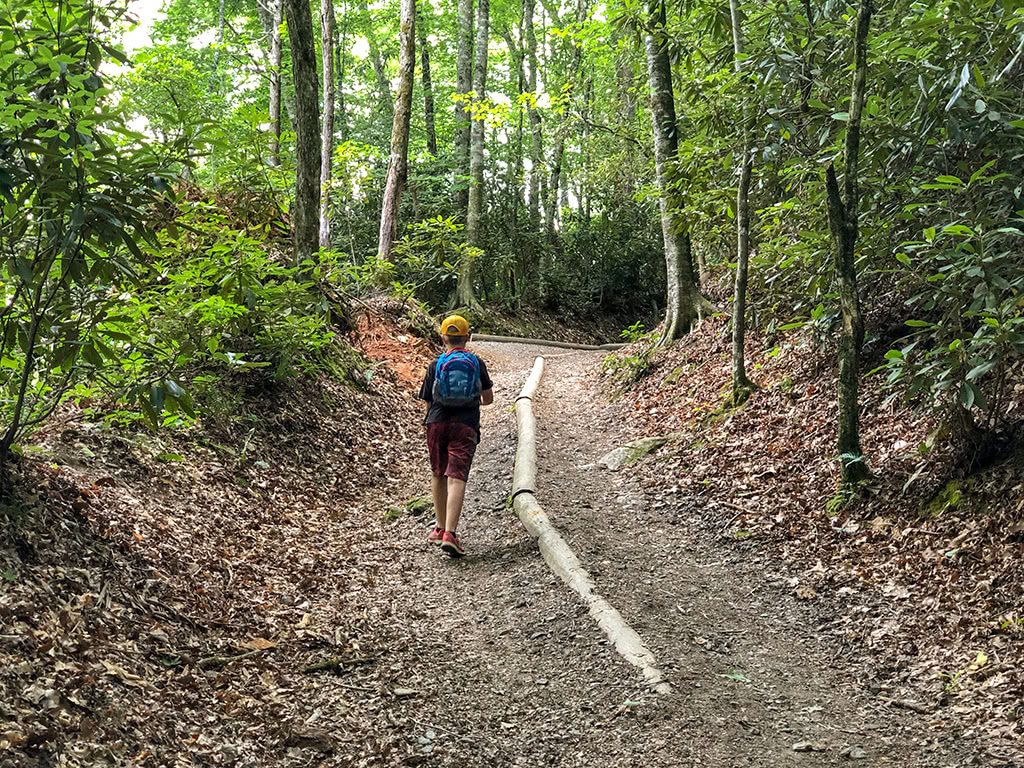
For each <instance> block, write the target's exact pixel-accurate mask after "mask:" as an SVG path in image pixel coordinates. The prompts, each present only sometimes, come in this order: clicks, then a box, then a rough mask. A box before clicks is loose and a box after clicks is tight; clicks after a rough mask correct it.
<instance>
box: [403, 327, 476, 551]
mask: <svg viewBox="0 0 1024 768" xmlns="http://www.w3.org/2000/svg"><path fill="white" fill-rule="evenodd" d="M469 336H470V334H469V323H468V322H466V319H465V318H464V317H460V316H459V315H450V316H448V317H446V318H445V319H444V322H442V323H441V339H442V340H443V341H444V353H443V354H441V355H440V356H439V357H438V358H437V359H435V360H434V361H433V362H432V363H431V364H430V365H429V366H428V367H427V373H426V375H425V376H424V377H423V385H422V386H421V387H420V393H419V399H420V400H426V401H427V402H428V403H429V404H430V407H429V408H428V409H427V418H426V425H427V448H428V449H429V451H430V470H431V473H432V474H433V477H432V478H431V483H430V490H431V495H432V496H433V499H434V517H435V523H434V528H433V530H432V531H431V532H430V533H429V534H428V535H427V541H430V542H432V543H435V544H440V545H441V549H442V550H444V552H445V553H446V554H447V555H448V556H449V557H462V556H463V555H464V554H466V550H465V549H463V547H462V542H461V541H459V537H458V535H457V534H456V533H455V531H456V529H457V528H458V526H459V517H460V516H461V515H462V502H463V500H464V499H465V497H466V481H467V480H468V479H469V468H470V465H471V464H472V463H473V454H474V453H476V446H477V443H479V442H480V406H481V405H490V404H491V403H493V402H494V389H493V386H494V385H493V384H492V382H491V377H490V376H489V375H488V373H487V366H486V365H485V364H484V361H483V360H481V359H480V358H479V357H477V356H476V355H474V354H473V353H472V352H470V351H469V350H467V349H466V344H467V343H468V342H469Z"/></svg>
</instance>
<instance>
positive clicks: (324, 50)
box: [320, 0, 334, 248]
mask: <svg viewBox="0 0 1024 768" xmlns="http://www.w3.org/2000/svg"><path fill="white" fill-rule="evenodd" d="M320 58H321V62H322V64H323V71H324V82H323V87H324V114H323V123H322V129H321V133H320V247H321V248H330V247H331V193H330V189H331V163H332V160H333V159H334V0H321V3H320Z"/></svg>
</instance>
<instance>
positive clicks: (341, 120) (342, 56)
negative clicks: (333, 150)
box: [334, 3, 349, 141]
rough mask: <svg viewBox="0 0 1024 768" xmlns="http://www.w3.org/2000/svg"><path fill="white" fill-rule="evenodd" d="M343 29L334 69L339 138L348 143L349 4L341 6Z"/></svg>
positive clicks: (336, 49) (340, 32) (335, 48)
mask: <svg viewBox="0 0 1024 768" xmlns="http://www.w3.org/2000/svg"><path fill="white" fill-rule="evenodd" d="M341 11H342V16H341V19H342V21H341V29H340V30H339V31H338V44H337V45H335V46H334V56H335V62H334V67H335V69H336V70H337V71H338V76H337V78H335V89H334V90H335V97H334V101H335V104H336V105H337V109H336V112H337V118H336V120H337V123H338V138H340V139H341V140H342V141H348V139H349V135H348V102H347V101H346V99H345V74H346V69H347V67H346V65H347V64H348V29H349V14H348V4H347V3H342V6H341Z"/></svg>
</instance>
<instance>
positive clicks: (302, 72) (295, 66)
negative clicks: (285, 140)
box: [283, 0, 320, 264]
mask: <svg viewBox="0 0 1024 768" xmlns="http://www.w3.org/2000/svg"><path fill="white" fill-rule="evenodd" d="M283 2H284V14H285V19H286V20H287V23H288V39H289V41H290V42H291V50H292V79H293V80H294V83H295V201H294V202H293V203H292V209H291V220H292V242H293V256H294V259H295V262H296V263H297V264H301V263H302V262H303V261H305V260H306V259H309V258H312V256H313V254H315V253H316V249H317V229H318V227H317V218H318V214H319V209H320V109H319V106H320V104H319V102H320V94H319V87H318V85H317V77H316V46H315V44H314V42H313V16H312V14H311V13H310V10H309V0H283Z"/></svg>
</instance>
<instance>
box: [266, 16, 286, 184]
mask: <svg viewBox="0 0 1024 768" xmlns="http://www.w3.org/2000/svg"><path fill="white" fill-rule="evenodd" d="M282 2H283V0H272V4H273V13H272V15H271V22H270V94H269V101H270V109H269V112H270V164H271V165H273V166H275V167H276V166H279V165H280V164H281V16H282V13H283V11H282V8H281V4H282Z"/></svg>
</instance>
